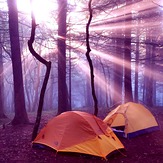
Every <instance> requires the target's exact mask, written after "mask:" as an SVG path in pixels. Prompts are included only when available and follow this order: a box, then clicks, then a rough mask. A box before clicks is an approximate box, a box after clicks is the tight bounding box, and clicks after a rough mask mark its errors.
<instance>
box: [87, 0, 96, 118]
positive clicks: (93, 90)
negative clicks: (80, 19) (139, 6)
mask: <svg viewBox="0 0 163 163" xmlns="http://www.w3.org/2000/svg"><path fill="white" fill-rule="evenodd" d="M91 4H92V0H89V3H88V8H89V14H90V15H89V19H88V23H87V25H86V46H87V51H86V54H85V55H86V57H87V60H88V63H89V67H90V76H91V87H92V96H93V100H94V109H95V110H94V115H96V116H97V114H98V101H97V97H96V93H95V86H94V69H93V64H92V60H91V58H90V55H89V53H90V52H91V48H90V44H89V26H90V24H91V20H92V17H93V13H92V11H93V10H92V7H91Z"/></svg>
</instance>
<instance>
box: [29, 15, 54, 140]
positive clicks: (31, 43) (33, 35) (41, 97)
mask: <svg viewBox="0 0 163 163" xmlns="http://www.w3.org/2000/svg"><path fill="white" fill-rule="evenodd" d="M31 17H32V29H31V36H30V39H29V40H28V48H29V51H30V52H31V54H32V55H33V56H34V57H35V58H36V59H37V60H38V61H40V62H41V63H42V64H44V65H45V66H46V74H45V77H44V81H43V85H42V88H41V93H40V99H39V106H38V110H37V117H36V121H35V125H34V129H33V133H32V140H34V139H35V138H36V136H37V132H38V128H39V125H40V121H41V115H42V108H43V103H44V96H45V91H46V86H47V83H48V79H49V75H50V70H51V62H50V61H49V62H48V61H46V60H45V59H44V58H42V57H41V56H40V55H39V54H37V52H36V51H35V50H34V48H33V43H34V40H35V31H36V21H35V16H34V14H33V12H32V13H31Z"/></svg>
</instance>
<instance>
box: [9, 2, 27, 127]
mask: <svg viewBox="0 0 163 163" xmlns="http://www.w3.org/2000/svg"><path fill="white" fill-rule="evenodd" d="M7 4H8V13H9V33H10V42H11V55H12V56H11V59H12V67H13V81H14V106H15V117H14V119H13V120H12V124H14V125H17V124H24V123H28V122H29V120H28V116H27V112H26V108H25V98H24V88H23V76H22V64H21V53H20V41H19V30H18V29H19V28H18V11H17V4H16V0H12V1H11V0H7Z"/></svg>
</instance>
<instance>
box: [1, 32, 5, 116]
mask: <svg viewBox="0 0 163 163" xmlns="http://www.w3.org/2000/svg"><path fill="white" fill-rule="evenodd" d="M3 101H4V84H3V56H2V44H1V34H0V118H6V116H5V114H4V102H3Z"/></svg>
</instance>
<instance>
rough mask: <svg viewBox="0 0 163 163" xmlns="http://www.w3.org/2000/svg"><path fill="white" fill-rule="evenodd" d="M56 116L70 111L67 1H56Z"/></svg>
mask: <svg viewBox="0 0 163 163" xmlns="http://www.w3.org/2000/svg"><path fill="white" fill-rule="evenodd" d="M58 6H59V7H58V12H59V13H58V114H60V113H62V112H65V111H68V110H70V107H69V101H68V89H67V84H66V28H67V26H66V16H67V0H58Z"/></svg>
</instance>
